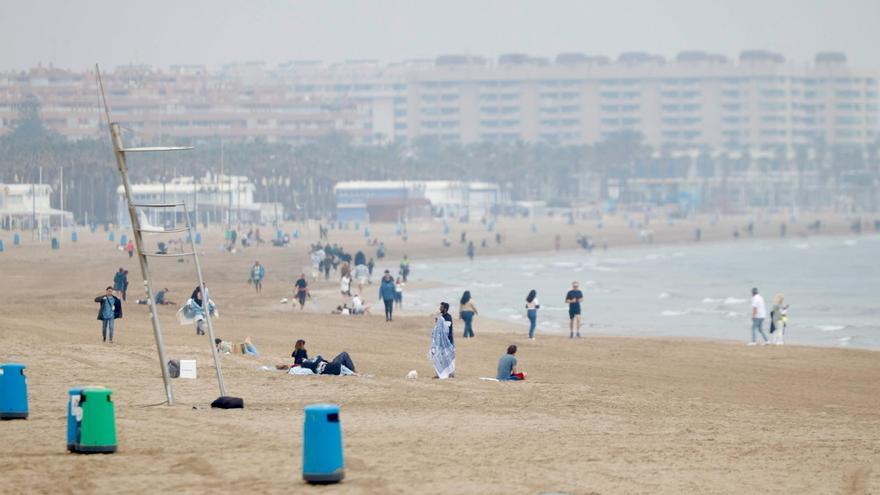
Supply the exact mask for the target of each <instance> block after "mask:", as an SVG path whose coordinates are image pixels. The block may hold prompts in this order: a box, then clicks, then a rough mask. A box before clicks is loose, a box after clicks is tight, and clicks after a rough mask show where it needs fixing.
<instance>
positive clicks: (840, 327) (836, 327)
mask: <svg viewBox="0 0 880 495" xmlns="http://www.w3.org/2000/svg"><path fill="white" fill-rule="evenodd" d="M816 328H818V329H819V330H820V331H822V332H839V331H841V330H843V329H844V328H846V326H845V325H816Z"/></svg>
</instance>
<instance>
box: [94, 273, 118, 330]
mask: <svg viewBox="0 0 880 495" xmlns="http://www.w3.org/2000/svg"><path fill="white" fill-rule="evenodd" d="M95 302H96V303H98V304H100V305H101V306H100V307H99V308H98V319H99V320H101V335H102V336H103V337H104V342H107V337H108V336H109V337H110V343H111V344H112V343H113V330H114V328H115V327H116V319H117V318H122V301H121V300H120V299H119V298H118V297H116V296H114V295H113V287H109V286H108V287H107V289H106V292H105V293H104V294H102V295H100V296H98V297H96V298H95Z"/></svg>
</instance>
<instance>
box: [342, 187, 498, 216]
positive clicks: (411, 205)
mask: <svg viewBox="0 0 880 495" xmlns="http://www.w3.org/2000/svg"><path fill="white" fill-rule="evenodd" d="M334 191H335V193H336V218H337V219H338V220H341V221H373V222H383V221H384V222H387V221H406V220H414V219H416V218H425V217H428V216H430V215H432V214H433V215H435V216H443V217H455V218H473V219H476V218H484V217H488V216H490V215H491V214H492V212H493V208H495V207H496V206H497V205H498V204H499V203H501V202H502V197H501V190H500V187H499V186H498V185H497V184H492V183H487V182H461V181H350V182H340V183H338V184H336V186H335V187H334Z"/></svg>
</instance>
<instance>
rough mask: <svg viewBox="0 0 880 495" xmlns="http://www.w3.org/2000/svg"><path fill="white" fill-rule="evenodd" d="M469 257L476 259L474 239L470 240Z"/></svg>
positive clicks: (472, 259)
mask: <svg viewBox="0 0 880 495" xmlns="http://www.w3.org/2000/svg"><path fill="white" fill-rule="evenodd" d="M467 257H468V258H470V259H471V261H474V241H468V245H467Z"/></svg>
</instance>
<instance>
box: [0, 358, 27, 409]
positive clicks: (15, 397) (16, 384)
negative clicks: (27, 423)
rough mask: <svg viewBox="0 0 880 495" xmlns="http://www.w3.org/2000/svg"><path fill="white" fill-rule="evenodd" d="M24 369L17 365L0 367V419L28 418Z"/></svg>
mask: <svg viewBox="0 0 880 495" xmlns="http://www.w3.org/2000/svg"><path fill="white" fill-rule="evenodd" d="M25 367H26V366H25V365H23V364H18V363H6V364H3V365H0V419H26V418H27V417H28V398H27V377H25V376H24V369H25Z"/></svg>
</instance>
